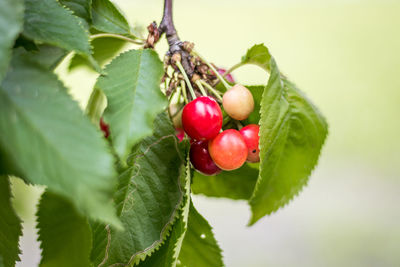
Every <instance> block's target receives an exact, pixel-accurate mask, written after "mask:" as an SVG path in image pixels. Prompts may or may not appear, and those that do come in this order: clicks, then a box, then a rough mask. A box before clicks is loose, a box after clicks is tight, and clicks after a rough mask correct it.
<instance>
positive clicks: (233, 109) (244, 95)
mask: <svg viewBox="0 0 400 267" xmlns="http://www.w3.org/2000/svg"><path fill="white" fill-rule="evenodd" d="M222 105H223V106H224V109H225V111H226V113H228V115H229V116H230V117H232V118H234V119H235V120H244V119H247V117H248V116H249V115H250V113H251V112H252V111H253V109H254V99H253V95H252V94H251V92H250V91H249V89H247V88H246V87H244V86H243V85H240V84H235V85H234V86H233V87H232V88H231V89H229V90H228V91H227V92H226V93H225V94H224V96H223V97H222Z"/></svg>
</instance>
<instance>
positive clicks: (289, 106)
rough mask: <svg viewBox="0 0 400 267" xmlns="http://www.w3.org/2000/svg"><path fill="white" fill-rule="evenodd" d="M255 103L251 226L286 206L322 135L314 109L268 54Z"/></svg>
mask: <svg viewBox="0 0 400 267" xmlns="http://www.w3.org/2000/svg"><path fill="white" fill-rule="evenodd" d="M270 66H271V68H270V69H271V75H270V78H269V81H268V85H267V87H266V88H265V90H264V93H263V99H262V101H261V119H260V151H261V152H260V158H261V161H260V175H259V178H258V181H257V184H256V187H255V190H254V193H253V195H252V197H251V199H250V201H249V203H250V206H251V210H252V213H253V215H252V218H251V220H250V222H249V224H250V225H251V224H254V223H255V222H256V221H257V220H259V219H260V218H261V217H263V216H264V215H266V214H271V213H272V212H274V211H276V210H277V209H279V208H280V207H282V206H284V205H285V204H287V203H288V202H289V201H290V200H291V199H292V198H293V197H294V196H295V195H296V194H298V192H299V191H300V190H301V189H302V187H303V186H304V185H305V184H306V183H307V181H308V177H309V176H310V174H311V172H312V170H313V169H314V167H315V165H316V164H317V161H318V157H319V154H320V150H321V148H322V145H323V143H324V141H325V138H326V135H327V123H326V121H325V119H324V117H323V116H322V115H321V114H320V113H319V111H318V110H317V108H316V107H315V106H314V105H313V104H312V103H311V102H310V101H309V100H308V99H307V98H305V96H304V95H302V94H301V93H300V91H299V90H298V89H297V88H296V87H295V86H294V85H293V84H292V83H290V82H289V81H287V80H286V79H284V78H281V74H280V72H279V70H278V67H277V65H276V63H275V60H274V59H273V58H271V65H270Z"/></svg>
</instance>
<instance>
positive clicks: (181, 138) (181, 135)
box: [175, 128, 185, 142]
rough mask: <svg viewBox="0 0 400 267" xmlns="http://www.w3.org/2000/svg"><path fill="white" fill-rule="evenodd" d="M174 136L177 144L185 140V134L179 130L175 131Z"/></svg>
mask: <svg viewBox="0 0 400 267" xmlns="http://www.w3.org/2000/svg"><path fill="white" fill-rule="evenodd" d="M175 135H176V137H178V139H179V142H182V140H183V138H185V132H184V131H183V129H181V128H176V129H175Z"/></svg>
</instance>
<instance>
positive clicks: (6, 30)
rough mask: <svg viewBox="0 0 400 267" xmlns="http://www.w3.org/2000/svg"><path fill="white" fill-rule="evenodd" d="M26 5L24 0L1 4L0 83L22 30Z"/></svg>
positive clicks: (3, 0) (5, 0)
mask: <svg viewBox="0 0 400 267" xmlns="http://www.w3.org/2000/svg"><path fill="white" fill-rule="evenodd" d="M23 16H24V5H23V1H22V0H2V1H1V2H0V21H1V22H0V36H1V38H0V82H1V80H2V79H3V78H4V75H5V73H6V72H7V67H8V64H9V62H10V58H11V48H12V47H13V45H14V41H15V40H16V39H17V37H18V34H19V33H20V31H21V30H22V25H23Z"/></svg>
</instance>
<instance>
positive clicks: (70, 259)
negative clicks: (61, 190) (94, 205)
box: [37, 192, 92, 267]
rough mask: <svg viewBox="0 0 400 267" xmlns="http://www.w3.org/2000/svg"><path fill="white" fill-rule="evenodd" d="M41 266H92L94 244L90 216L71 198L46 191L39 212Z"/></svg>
mask: <svg viewBox="0 0 400 267" xmlns="http://www.w3.org/2000/svg"><path fill="white" fill-rule="evenodd" d="M37 221H38V229H39V241H41V245H40V247H41V249H42V259H41V262H40V266H41V267H53V266H54V267H63V266H65V267H70V266H74V267H89V266H91V263H90V260H89V258H90V251H91V247H92V237H91V230H90V226H89V223H88V222H87V219H86V218H85V217H83V216H82V215H81V214H80V213H79V212H78V210H76V208H75V207H74V205H73V204H72V203H71V202H70V201H68V200H67V199H65V198H63V197H61V196H59V195H56V194H54V193H50V192H45V193H44V194H43V195H42V199H41V200H40V203H39V208H38V212H37Z"/></svg>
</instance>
